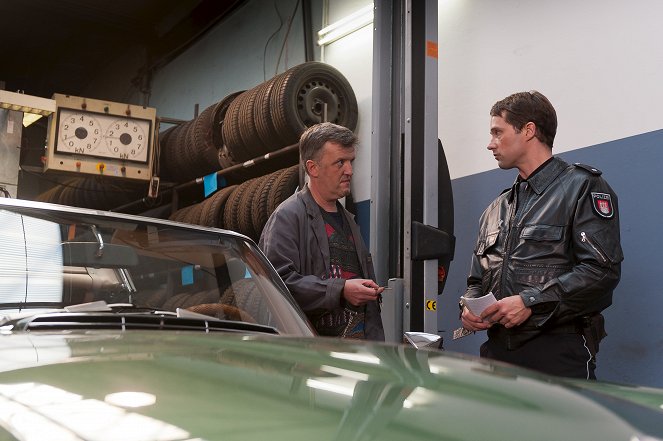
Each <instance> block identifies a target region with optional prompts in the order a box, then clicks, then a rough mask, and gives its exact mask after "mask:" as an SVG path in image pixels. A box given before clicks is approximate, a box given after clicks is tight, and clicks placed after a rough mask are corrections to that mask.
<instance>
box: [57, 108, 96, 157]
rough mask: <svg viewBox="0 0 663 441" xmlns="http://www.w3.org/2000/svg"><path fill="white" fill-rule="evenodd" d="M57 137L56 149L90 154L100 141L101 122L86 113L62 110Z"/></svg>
mask: <svg viewBox="0 0 663 441" xmlns="http://www.w3.org/2000/svg"><path fill="white" fill-rule="evenodd" d="M59 138H60V142H59V143H58V151H64V152H68V153H79V154H82V155H85V154H91V153H94V152H95V151H96V149H97V147H99V144H100V143H101V140H102V129H101V124H100V123H99V120H97V118H95V117H94V116H93V115H91V114H88V113H75V112H69V111H68V112H62V113H61V115H60V133H59Z"/></svg>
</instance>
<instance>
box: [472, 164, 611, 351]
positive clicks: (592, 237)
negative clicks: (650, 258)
mask: <svg viewBox="0 0 663 441" xmlns="http://www.w3.org/2000/svg"><path fill="white" fill-rule="evenodd" d="M600 175H601V172H600V171H599V170H597V169H595V168H592V167H589V166H584V165H580V164H574V165H569V164H567V163H566V162H564V161H563V160H561V159H559V158H557V157H553V158H552V159H551V160H550V161H548V162H547V163H546V164H545V165H544V166H543V167H542V168H541V169H540V170H538V171H537V172H535V173H534V174H533V175H532V176H531V177H530V178H529V179H527V180H526V181H524V182H522V183H519V180H516V183H515V184H514V186H513V187H512V188H511V189H508V190H505V192H503V193H502V194H501V195H500V196H499V197H498V198H497V199H496V200H495V201H493V203H491V204H490V206H489V207H488V208H487V209H486V210H485V211H484V213H483V214H482V216H481V220H480V228H479V236H478V240H477V243H476V247H475V249H474V253H473V256H472V264H471V270H470V275H469V277H468V288H467V292H466V293H465V295H466V296H468V297H479V296H482V295H484V294H486V293H488V292H490V291H492V292H493V294H494V295H495V297H496V298H497V299H501V298H504V297H507V296H512V295H519V296H520V297H521V298H522V300H523V303H524V304H525V306H526V307H529V308H531V309H532V315H531V316H530V317H529V318H528V319H527V320H526V321H525V322H523V323H522V324H520V325H519V326H516V327H513V328H509V329H507V328H505V327H504V326H502V325H500V324H495V325H493V326H492V327H491V328H489V329H488V337H489V339H491V340H493V341H497V342H498V343H499V344H500V345H502V346H503V347H505V348H506V349H516V348H518V347H519V346H521V345H522V344H523V343H525V342H527V341H528V340H530V339H532V338H534V337H536V336H537V335H539V334H540V333H542V332H554V330H555V329H558V330H559V329H561V328H562V327H566V328H568V327H569V326H570V325H571V324H573V323H576V322H577V321H578V320H579V318H580V317H582V316H586V315H591V314H595V313H598V312H600V311H602V310H603V309H605V308H607V307H608V306H609V305H610V304H611V303H612V292H613V290H614V288H615V287H616V286H617V284H618V282H619V278H620V272H621V264H620V262H621V261H622V260H623V254H622V249H621V245H620V236H619V215H618V210H617V196H616V195H615V193H614V191H613V190H612V188H610V186H609V185H608V183H607V182H606V181H605V180H604V179H603V178H602V177H601V176H600ZM516 207H518V210H516Z"/></svg>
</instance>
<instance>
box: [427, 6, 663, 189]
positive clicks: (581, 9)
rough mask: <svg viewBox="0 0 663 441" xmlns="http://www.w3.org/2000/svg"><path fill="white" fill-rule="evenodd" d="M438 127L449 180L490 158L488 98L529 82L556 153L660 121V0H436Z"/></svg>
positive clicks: (488, 164) (489, 165)
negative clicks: (545, 104)
mask: <svg viewBox="0 0 663 441" xmlns="http://www.w3.org/2000/svg"><path fill="white" fill-rule="evenodd" d="M438 15H439V18H438V25H439V54H440V58H439V60H440V64H439V133H440V139H441V140H442V142H443V144H444V146H445V152H446V154H447V159H448V161H449V169H450V173H451V177H452V179H454V178H459V177H463V176H467V175H470V174H474V173H478V172H482V171H486V170H490V169H493V168H495V167H496V163H495V161H494V160H493V158H492V155H490V153H489V152H488V151H487V150H486V145H487V143H488V139H489V137H488V130H489V129H488V125H489V119H490V116H489V111H490V107H491V106H492V105H493V104H494V103H495V102H496V101H497V100H499V99H502V98H504V97H506V96H507V95H509V94H511V93H513V92H518V91H524V90H531V89H536V90H539V91H540V92H542V93H543V94H544V95H546V96H547V97H548V98H549V99H550V100H551V102H552V103H553V105H554V106H555V108H556V109H557V113H558V119H559V129H558V132H557V138H556V140H555V149H554V152H555V153H559V152H563V151H567V150H573V149H576V148H580V147H585V146H589V145H595V144H598V143H602V142H606V141H610V140H615V139H621V138H624V137H628V136H632V135H636V134H640V133H645V132H649V131H653V130H657V129H660V128H661V122H662V121H663V106H661V105H660V103H661V102H663V87H661V85H660V79H661V78H663V48H662V46H661V44H660V42H661V41H663V28H662V27H661V26H660V17H661V16H663V2H659V1H656V0H636V1H625V0H584V1H576V0H558V1H554V2H553V1H547V0H531V1H521V0H500V1H488V0H481V1H466V0H440V3H439V9H438Z"/></svg>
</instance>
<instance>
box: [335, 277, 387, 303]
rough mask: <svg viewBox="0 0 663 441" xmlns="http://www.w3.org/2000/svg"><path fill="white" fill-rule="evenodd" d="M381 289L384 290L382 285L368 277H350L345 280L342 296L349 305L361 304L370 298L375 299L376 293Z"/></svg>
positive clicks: (370, 299)
mask: <svg viewBox="0 0 663 441" xmlns="http://www.w3.org/2000/svg"><path fill="white" fill-rule="evenodd" d="M382 291H384V287H381V286H379V285H378V284H377V283H375V282H374V281H372V280H370V279H350V280H346V281H345V286H344V287H343V297H345V300H347V301H348V303H350V304H351V305H354V306H361V305H365V304H366V303H368V302H370V301H372V300H377V299H378V294H380V293H382Z"/></svg>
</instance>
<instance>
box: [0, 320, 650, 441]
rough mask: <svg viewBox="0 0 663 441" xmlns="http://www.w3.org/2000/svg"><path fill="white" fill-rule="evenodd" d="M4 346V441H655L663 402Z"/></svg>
mask: <svg viewBox="0 0 663 441" xmlns="http://www.w3.org/2000/svg"><path fill="white" fill-rule="evenodd" d="M0 343H1V345H0V351H1V353H2V356H1V357H0V425H1V426H2V427H4V428H5V430H6V433H4V434H3V433H2V430H1V429H0V439H14V438H12V435H13V436H14V437H15V439H30V440H32V439H43V440H56V439H63V440H81V439H85V440H88V439H89V440H115V439H118V440H119V439H121V440H190V439H203V440H270V441H276V440H288V441H294V440H306V441H320V440H343V441H348V440H381V441H386V440H432V439H435V440H454V441H457V440H472V441H479V440H484V439H486V440H528V441H531V440H555V441H559V440H582V441H587V440H601V441H605V440H623V441H634V440H640V441H644V440H655V439H663V410H661V408H660V406H661V404H663V392H662V391H659V390H655V389H646V390H645V389H639V388H631V387H627V386H618V385H609V384H605V383H598V382H580V381H568V382H567V381H563V380H559V379H554V378H553V377H547V376H542V375H537V374H535V373H532V372H529V371H526V370H520V369H517V368H514V367H511V366H507V365H504V364H499V363H490V362H486V361H482V360H478V359H474V358H471V357H468V356H461V355H454V354H449V353H445V352H442V351H426V350H419V351H417V350H414V349H413V348H410V347H407V346H403V345H387V344H359V343H352V342H347V341H339V340H336V339H326V338H286V337H270V336H258V335H243V334H219V333H215V334H202V333H201V334H198V333H193V332H181V333H176V332H164V331H155V332H151V331H144V332H143V331H126V332H87V333H67V334H62V333H60V334H56V333H52V334H49V333H37V332H32V333H27V332H26V333H5V334H2V333H0ZM122 393H125V394H124V395H122ZM126 393H131V394H126ZM127 397H128V398H129V401H127ZM135 398H139V399H141V400H145V401H142V402H135V401H132V400H131V399H135ZM132 406H137V407H132Z"/></svg>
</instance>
